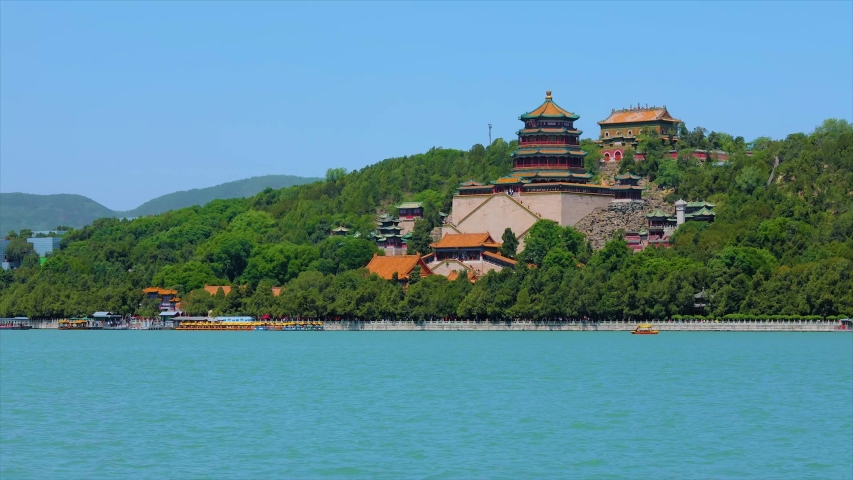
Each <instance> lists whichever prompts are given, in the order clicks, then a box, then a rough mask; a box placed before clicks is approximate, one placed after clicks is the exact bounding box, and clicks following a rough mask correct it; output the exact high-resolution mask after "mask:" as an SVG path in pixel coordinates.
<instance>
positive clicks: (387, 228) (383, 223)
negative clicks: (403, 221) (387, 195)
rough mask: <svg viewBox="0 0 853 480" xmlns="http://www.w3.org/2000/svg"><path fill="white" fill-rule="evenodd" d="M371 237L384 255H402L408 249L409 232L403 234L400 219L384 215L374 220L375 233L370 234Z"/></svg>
mask: <svg viewBox="0 0 853 480" xmlns="http://www.w3.org/2000/svg"><path fill="white" fill-rule="evenodd" d="M371 237H372V238H373V240H374V241H375V242H376V246H377V247H379V248H381V249H382V250H384V251H385V255H388V256H393V255H403V254H405V253H406V250H407V249H408V240H409V238H411V232H405V233H404V232H403V227H401V226H400V219H399V218H397V217H394V216H392V215H388V214H387V213H386V214H383V215H380V216H379V217H378V218H377V219H376V231H375V232H373V233H371Z"/></svg>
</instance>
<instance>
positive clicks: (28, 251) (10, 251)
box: [6, 236, 35, 263]
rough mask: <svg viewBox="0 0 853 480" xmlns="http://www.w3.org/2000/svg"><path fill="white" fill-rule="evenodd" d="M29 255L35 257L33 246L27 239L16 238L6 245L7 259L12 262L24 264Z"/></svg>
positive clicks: (22, 237)
mask: <svg viewBox="0 0 853 480" xmlns="http://www.w3.org/2000/svg"><path fill="white" fill-rule="evenodd" d="M27 255H35V249H34V248H33V244H31V243H29V242H27V237H24V236H20V237H14V238H12V240H11V241H10V242H9V244H8V245H6V259H7V260H9V261H10V262H16V263H17V262H23V261H24V257H26V256H27Z"/></svg>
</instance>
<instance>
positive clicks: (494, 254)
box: [483, 252, 516, 265]
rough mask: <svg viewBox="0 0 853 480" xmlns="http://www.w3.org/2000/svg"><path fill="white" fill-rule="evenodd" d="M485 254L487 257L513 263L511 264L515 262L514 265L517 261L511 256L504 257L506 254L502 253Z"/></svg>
mask: <svg viewBox="0 0 853 480" xmlns="http://www.w3.org/2000/svg"><path fill="white" fill-rule="evenodd" d="M483 256H485V257H491V258H494V259H497V260H500V261H502V262H507V263H511V264H513V265H515V264H516V261H515V260H513V259H511V258H509V257H504V256H503V255H501V254H500V253H492V252H483Z"/></svg>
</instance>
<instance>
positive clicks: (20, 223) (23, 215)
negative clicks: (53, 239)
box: [0, 193, 116, 235]
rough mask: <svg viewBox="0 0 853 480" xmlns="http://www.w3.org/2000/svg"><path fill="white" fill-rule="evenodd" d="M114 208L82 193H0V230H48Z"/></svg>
mask: <svg viewBox="0 0 853 480" xmlns="http://www.w3.org/2000/svg"><path fill="white" fill-rule="evenodd" d="M115 215H116V212H114V211H112V210H110V209H109V208H107V207H105V206H103V205H101V204H100V203H98V202H96V201H94V200H92V199H91V198H88V197H84V196H83V195H71V194H59V195H33V194H29V193H0V232H2V235H5V234H6V232H8V231H9V230H14V231H19V230H21V229H24V228H28V229H30V230H50V229H52V228H56V227H57V226H59V225H68V226H72V227H82V226H83V225H86V224H88V223H91V222H92V220H94V219H96V218H101V217H112V216H115Z"/></svg>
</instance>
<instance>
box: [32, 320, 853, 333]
mask: <svg viewBox="0 0 853 480" xmlns="http://www.w3.org/2000/svg"><path fill="white" fill-rule="evenodd" d="M26 323H28V324H29V325H32V327H33V330H42V329H46V330H57V329H58V327H59V325H58V321H56V320H50V321H30V322H26ZM321 323H322V325H323V330H325V331H338V332H340V331H350V332H359V331H365V332H372V331H413V332H417V331H479V332H500V331H540V332H549V331H551V332H559V331H564V332H627V331H631V330H634V329H635V328H636V327H637V324H638V323H648V324H651V325H652V328H653V329H655V330H659V331H661V332H853V324H851V323H850V321H849V320H846V319H845V321H844V322H842V321H841V320H813V321H784V320H749V321H747V320H743V321H712V320H672V321H663V322H654V321H642V322H634V321H632V322H624V321H601V322H584V321H565V322H534V321H523V320H515V321H512V322H506V321H501V322H490V321H479V322H478V321H472V320H448V321H445V320H428V321H422V322H413V321H392V320H375V321H357V320H336V321H321ZM97 330H100V329H97ZM103 330H113V329H110V328H106V329H103ZM116 330H122V331H127V330H130V331H132V330H161V331H162V330H175V328H174V327H173V326H171V325H165V324H159V323H157V324H150V325H147V326H146V327H145V328H126V329H125V328H122V329H116ZM187 331H193V330H187ZM235 331H236V330H235Z"/></svg>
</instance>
